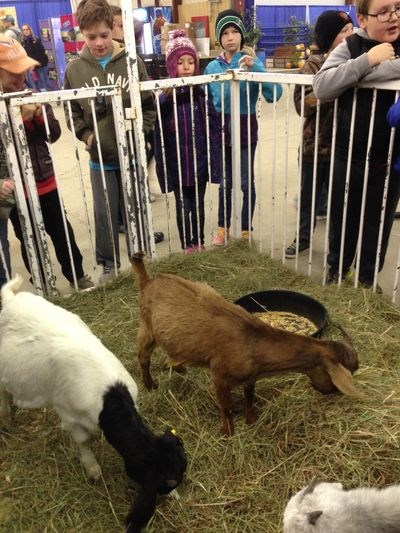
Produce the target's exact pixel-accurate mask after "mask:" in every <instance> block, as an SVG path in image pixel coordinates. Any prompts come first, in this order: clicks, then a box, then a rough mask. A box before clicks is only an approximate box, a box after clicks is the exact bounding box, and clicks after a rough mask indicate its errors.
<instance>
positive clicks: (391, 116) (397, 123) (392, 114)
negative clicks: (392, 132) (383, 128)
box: [386, 98, 400, 128]
mask: <svg viewBox="0 0 400 533" xmlns="http://www.w3.org/2000/svg"><path fill="white" fill-rule="evenodd" d="M386 120H387V122H388V124H389V126H391V127H392V128H393V127H395V128H398V127H400V98H399V99H398V100H397V101H396V102H395V103H394V104H393V105H391V106H390V107H389V111H388V113H387V116H386Z"/></svg>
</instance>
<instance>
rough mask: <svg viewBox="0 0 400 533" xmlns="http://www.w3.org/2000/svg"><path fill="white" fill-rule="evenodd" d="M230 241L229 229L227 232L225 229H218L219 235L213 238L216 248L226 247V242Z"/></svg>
mask: <svg viewBox="0 0 400 533" xmlns="http://www.w3.org/2000/svg"><path fill="white" fill-rule="evenodd" d="M228 239H229V228H227V229H226V230H225V228H221V227H218V228H217V233H216V234H215V237H214V238H213V241H212V243H213V245H214V246H225V241H227V240H228Z"/></svg>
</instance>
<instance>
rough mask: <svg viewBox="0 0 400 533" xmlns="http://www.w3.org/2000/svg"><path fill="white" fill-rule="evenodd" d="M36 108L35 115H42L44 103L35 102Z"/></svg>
mask: <svg viewBox="0 0 400 533" xmlns="http://www.w3.org/2000/svg"><path fill="white" fill-rule="evenodd" d="M35 107H36V110H35V112H34V116H35V117H40V116H41V115H42V104H35Z"/></svg>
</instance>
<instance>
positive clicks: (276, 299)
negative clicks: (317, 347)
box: [235, 290, 328, 337]
mask: <svg viewBox="0 0 400 533" xmlns="http://www.w3.org/2000/svg"><path fill="white" fill-rule="evenodd" d="M235 304H237V305H240V306H241V307H243V308H244V309H246V311H249V312H250V313H262V312H263V311H286V312H288V313H294V314H296V315H300V316H304V317H305V318H308V319H309V320H311V322H313V323H314V324H315V332H314V333H313V334H312V335H311V336H312V337H320V336H321V335H322V332H323V330H324V328H325V326H326V324H327V321H328V312H327V310H326V308H325V307H324V306H323V305H322V304H321V303H320V302H318V300H315V299H314V298H311V296H307V294H303V293H301V292H294V291H283V290H274V291H263V292H252V293H251V294H246V296H242V297H241V298H239V299H238V300H236V302H235Z"/></svg>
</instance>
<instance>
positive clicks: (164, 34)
mask: <svg viewBox="0 0 400 533" xmlns="http://www.w3.org/2000/svg"><path fill="white" fill-rule="evenodd" d="M175 30H185V32H186V35H187V36H188V37H190V39H191V40H192V42H193V44H194V46H195V47H196V39H195V32H194V27H193V25H192V24H190V22H185V23H182V24H171V23H170V22H169V23H167V24H164V26H163V27H162V28H161V53H162V54H165V47H166V45H167V42H168V41H169V39H170V37H172V33H173V32H174V31H175Z"/></svg>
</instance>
